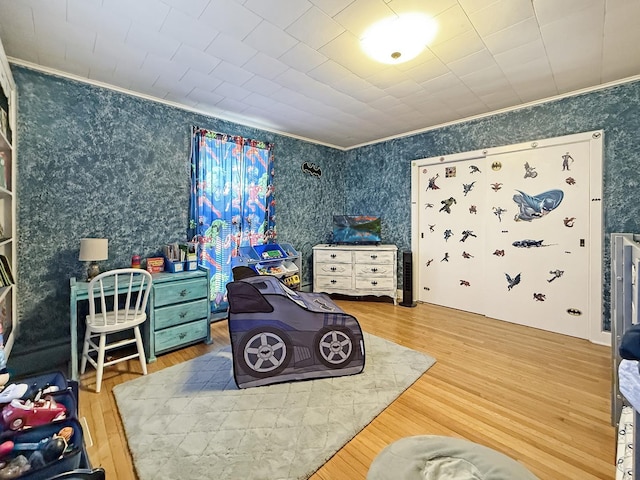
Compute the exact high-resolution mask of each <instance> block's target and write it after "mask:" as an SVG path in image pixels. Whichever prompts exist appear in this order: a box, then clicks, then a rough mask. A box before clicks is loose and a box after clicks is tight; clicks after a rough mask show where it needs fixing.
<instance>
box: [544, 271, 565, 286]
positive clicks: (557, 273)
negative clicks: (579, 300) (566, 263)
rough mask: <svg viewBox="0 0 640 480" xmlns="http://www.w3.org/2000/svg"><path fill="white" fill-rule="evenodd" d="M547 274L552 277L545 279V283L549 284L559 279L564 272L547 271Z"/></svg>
mask: <svg viewBox="0 0 640 480" xmlns="http://www.w3.org/2000/svg"><path fill="white" fill-rule="evenodd" d="M549 273H550V274H551V275H553V277H551V278H549V279H547V282H549V283H551V282H553V281H554V280H555V279H556V278H560V277H561V276H562V275H564V270H558V269H556V270H549Z"/></svg>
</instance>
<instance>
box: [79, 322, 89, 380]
mask: <svg viewBox="0 0 640 480" xmlns="http://www.w3.org/2000/svg"><path fill="white" fill-rule="evenodd" d="M90 338H91V330H90V329H89V327H87V330H86V332H84V343H83V344H82V358H81V359H80V373H84V372H85V370H86V369H87V355H89V339H90Z"/></svg>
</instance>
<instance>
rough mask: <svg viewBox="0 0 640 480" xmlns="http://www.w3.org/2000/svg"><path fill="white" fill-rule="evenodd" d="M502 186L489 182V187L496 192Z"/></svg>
mask: <svg viewBox="0 0 640 480" xmlns="http://www.w3.org/2000/svg"><path fill="white" fill-rule="evenodd" d="M501 188H502V184H501V183H492V184H491V189H492V190H493V191H494V192H497V191H498V190H500V189H501Z"/></svg>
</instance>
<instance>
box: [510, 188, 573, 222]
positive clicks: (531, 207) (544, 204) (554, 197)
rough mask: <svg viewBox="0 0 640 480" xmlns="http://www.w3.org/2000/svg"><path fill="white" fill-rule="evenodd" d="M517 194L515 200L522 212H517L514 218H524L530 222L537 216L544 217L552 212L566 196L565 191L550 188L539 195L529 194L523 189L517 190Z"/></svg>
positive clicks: (517, 219)
mask: <svg viewBox="0 0 640 480" xmlns="http://www.w3.org/2000/svg"><path fill="white" fill-rule="evenodd" d="M516 191H517V192H519V193H517V194H515V195H514V196H513V201H514V202H516V204H517V205H518V208H519V209H520V213H518V214H516V216H515V218H514V220H515V221H516V222H517V221H519V220H524V221H525V222H530V221H531V220H535V219H536V218H542V217H544V216H545V215H546V214H548V213H549V212H552V211H553V210H555V209H556V208H558V205H560V202H562V199H563V198H564V192H563V191H562V190H548V191H546V192H543V193H540V194H538V195H533V196H532V195H529V194H528V193H524V192H523V191H522V190H516Z"/></svg>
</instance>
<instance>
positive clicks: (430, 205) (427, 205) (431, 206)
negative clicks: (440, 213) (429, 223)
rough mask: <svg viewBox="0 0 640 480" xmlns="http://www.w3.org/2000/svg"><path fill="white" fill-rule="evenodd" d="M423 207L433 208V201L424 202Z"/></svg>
mask: <svg viewBox="0 0 640 480" xmlns="http://www.w3.org/2000/svg"><path fill="white" fill-rule="evenodd" d="M424 208H425V209H427V208H433V203H425V204H424Z"/></svg>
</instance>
